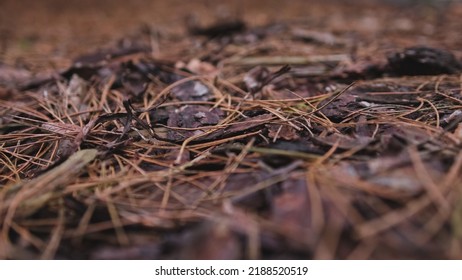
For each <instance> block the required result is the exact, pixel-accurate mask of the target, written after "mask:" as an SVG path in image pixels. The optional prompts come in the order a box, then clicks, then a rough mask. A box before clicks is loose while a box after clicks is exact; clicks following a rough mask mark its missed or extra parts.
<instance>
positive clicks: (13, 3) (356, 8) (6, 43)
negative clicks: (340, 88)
mask: <svg viewBox="0 0 462 280" xmlns="http://www.w3.org/2000/svg"><path fill="white" fill-rule="evenodd" d="M460 10H461V9H460V1H455V0H453V1H450V0H382V1H379V0H356V1H339V0H323V1H314V0H311V1H310V0H288V1H280V0H253V1H245V0H222V1H213V0H157V1H149V0H131V1H125V0H98V1H92V0H67V1H61V0H38V1H37V0H30V1H27V0H22V1H17V0H0V62H1V63H6V64H9V65H16V66H21V65H22V66H24V67H28V68H34V67H43V66H46V67H49V66H51V67H52V68H60V67H64V66H67V65H68V64H69V63H70V60H71V59H72V58H73V57H75V56H77V55H80V54H82V53H86V52H89V51H93V50H94V49H95V48H98V47H104V46H107V45H108V44H112V43H113V42H114V41H115V40H119V39H121V38H123V37H125V36H127V35H128V34H132V35H135V34H137V32H138V33H139V32H142V30H145V29H146V28H148V29H149V30H155V31H156V32H157V33H158V34H164V33H173V34H182V32H184V31H185V29H186V28H185V27H186V26H187V25H188V24H191V23H192V22H194V23H195V24H200V25H206V24H209V23H210V22H215V21H217V20H220V19H226V18H228V19H229V18H238V19H240V20H244V21H245V23H246V24H248V25H249V26H258V25H264V24H268V23H271V22H277V21H286V22H287V21H306V22H312V23H313V28H314V29H316V28H327V29H329V31H331V32H342V31H345V30H349V29H352V30H355V31H356V32H362V31H364V30H365V31H374V30H373V29H379V27H380V26H379V25H383V24H384V22H386V21H387V20H388V19H387V18H385V21H384V20H381V21H378V20H377V18H379V17H382V19H383V17H389V18H390V19H393V20H394V19H396V18H398V19H399V20H400V22H397V23H394V24H398V25H400V28H401V29H408V30H409V31H413V30H414V29H415V30H417V29H421V30H424V31H425V32H427V33H429V35H432V34H430V33H434V34H436V33H437V27H438V25H441V24H442V23H444V22H445V21H448V19H447V17H448V16H447V14H448V13H449V12H451V13H452V14H453V17H454V18H458V16H459V15H460V14H461V12H460ZM416 14H418V15H419V18H418V19H415V18H413V19H412V20H410V19H409V17H411V16H412V17H415V16H416ZM323 25H324V26H323Z"/></svg>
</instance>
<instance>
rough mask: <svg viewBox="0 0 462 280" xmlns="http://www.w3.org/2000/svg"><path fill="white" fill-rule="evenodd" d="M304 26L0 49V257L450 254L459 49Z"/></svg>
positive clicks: (236, 26) (457, 221) (457, 238)
mask: <svg viewBox="0 0 462 280" xmlns="http://www.w3.org/2000/svg"><path fill="white" fill-rule="evenodd" d="M339 5H340V4H339ZM454 5H457V4H454ZM343 8H344V9H346V8H345V7H343ZM360 8H361V7H358V9H360ZM458 8H459V10H460V7H459V6H458ZM392 11H393V10H391V11H388V12H389V13H392ZM454 11H457V9H454ZM388 12H384V16H383V15H382V16H383V17H386V16H387V15H388ZM447 13H449V11H447ZM415 16H416V17H418V16H421V15H419V14H417V15H415ZM448 16H457V14H456V15H453V14H448ZM377 20H379V21H380V20H382V21H383V20H385V19H384V18H382V17H380V16H379V17H378V18H377ZM448 22H449V21H448ZM320 24H321V23H318V25H319V27H318V29H319V30H316V28H314V27H313V26H314V25H312V23H311V25H310V23H306V22H303V21H300V22H287V23H285V22H282V23H281V24H269V25H266V26H259V27H253V26H251V25H248V24H247V23H246V22H244V21H242V20H232V21H223V22H217V23H215V24H213V25H211V26H202V25H201V26H199V25H194V26H192V27H188V28H185V29H186V30H185V32H187V36H184V38H182V39H181V40H179V39H178V38H174V36H172V37H169V36H164V37H163V38H161V39H160V41H159V44H161V45H162V46H168V45H169V44H172V43H173V42H176V45H177V47H175V48H172V49H169V50H168V51H166V52H165V54H162V53H161V54H157V55H153V53H152V48H151V47H149V44H148V43H147V42H145V41H143V40H144V39H143V38H142V37H140V38H137V39H136V40H138V42H137V43H136V44H134V45H131V46H129V47H128V48H127V47H124V46H123V44H122V45H120V44H116V45H115V46H114V47H113V49H106V50H99V51H96V52H94V53H89V54H87V55H84V56H80V57H79V58H77V59H75V60H74V63H73V65H71V66H70V67H68V68H67V69H64V70H61V71H57V72H56V73H54V74H51V75H48V76H47V75H46V74H43V75H41V76H40V75H32V74H31V73H29V72H27V71H26V70H23V69H19V68H18V69H14V68H12V67H10V66H3V65H2V66H1V68H0V72H1V75H0V77H1V79H0V86H1V93H2V94H1V95H0V96H1V99H0V110H1V115H0V161H1V165H0V174H1V177H0V183H1V185H2V187H1V188H0V205H1V207H0V217H1V219H0V220H1V229H2V231H1V237H0V248H1V250H0V256H1V258H10V259H21V258H26V259H30V258H42V259H49V258H55V259H76V258H77V259H80V258H90V259H287V258H290V259H298V258H313V259H326V258H328V259H401V258H413V259H460V258H462V253H461V252H462V251H461V250H462V249H461V248H462V247H461V246H462V239H461V236H462V234H461V232H462V228H461V224H462V223H461V218H460V211H461V210H460V209H461V205H462V196H461V194H462V192H461V191H462V189H461V186H462V185H461V184H462V177H461V175H460V174H462V173H461V165H462V153H461V151H460V150H461V141H462V137H461V131H462V125H461V124H460V123H461V117H460V115H461V114H460V111H461V104H462V100H461V84H462V83H461V76H460V73H461V66H460V65H461V62H460V60H459V59H460V54H459V53H457V54H454V53H452V52H450V51H449V50H445V49H443V48H438V47H433V46H432V47H430V46H413V47H409V45H408V44H402V43H401V44H400V43H399V42H401V41H406V40H409V41H412V36H423V35H421V34H416V35H412V34H409V32H407V31H403V29H402V28H401V29H400V28H398V29H397V30H386V32H388V33H385V34H388V35H386V36H388V37H387V38H386V39H380V38H376V37H374V32H373V30H372V31H371V30H360V29H359V31H358V34H353V35H354V36H353V35H352V34H351V33H349V32H348V30H343V31H342V29H339V30H337V31H335V30H334V29H333V30H334V31H329V28H332V26H333V27H335V26H336V25H335V22H333V23H331V24H332V26H321V25H320ZM447 24H448V25H449V23H447ZM384 26H385V25H384ZM396 26H398V27H399V25H396ZM371 28H372V27H371ZM383 28H385V27H383ZM387 28H388V27H387ZM409 28H412V26H410V27H409ZM447 28H454V27H452V26H448V27H447ZM337 29H338V28H337ZM405 29H406V28H405ZM406 30H407V29H406ZM350 32H352V31H351V30H350ZM416 32H417V31H416ZM178 40H179V41H178ZM387 40H388V41H387ZM429 40H430V39H429ZM288 45H289V46H290V47H288ZM390 45H393V46H394V48H395V50H394V52H391V53H390V52H387V51H386V50H387V48H389V46H390ZM403 45H407V46H408V47H403ZM433 45H436V43H434V44H433ZM353 46H354V47H353ZM38 76H40V77H39V78H37V77H38Z"/></svg>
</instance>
